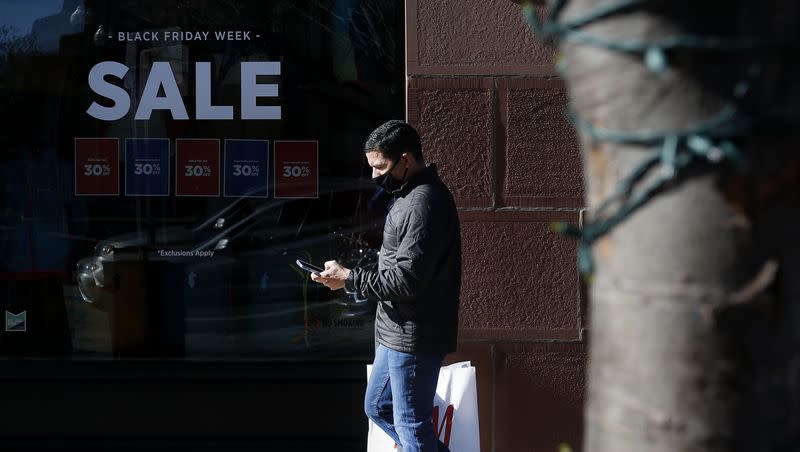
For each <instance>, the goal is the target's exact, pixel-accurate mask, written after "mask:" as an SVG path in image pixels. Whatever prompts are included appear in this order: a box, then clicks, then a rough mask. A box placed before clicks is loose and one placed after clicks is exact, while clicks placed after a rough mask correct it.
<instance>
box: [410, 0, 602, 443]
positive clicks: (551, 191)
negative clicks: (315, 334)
mask: <svg viewBox="0 0 800 452" xmlns="http://www.w3.org/2000/svg"><path fill="white" fill-rule="evenodd" d="M406 17H407V59H408V64H407V75H408V81H407V92H408V101H407V116H408V118H407V119H408V121H409V122H411V123H412V124H414V125H415V126H417V128H418V129H419V131H420V134H421V135H422V141H423V147H424V149H425V152H426V155H427V159H428V160H429V161H432V162H436V163H437V165H438V166H439V168H440V171H441V174H442V178H443V179H444V181H445V182H446V183H447V185H448V186H449V187H450V189H451V190H452V191H453V193H454V195H455V197H456V200H457V203H458V205H459V208H460V210H461V221H462V240H463V253H464V274H463V281H464V283H463V286H462V303H461V316H460V333H459V350H458V352H457V353H455V354H454V355H452V356H450V357H449V359H448V361H449V362H452V361H458V360H471V361H472V362H473V363H474V364H475V366H476V367H477V371H478V404H479V409H480V416H481V419H480V423H481V450H482V451H483V452H521V451H537V452H538V451H542V452H544V451H548V452H555V451H557V450H558V445H559V443H569V444H570V445H572V446H573V448H574V449H575V450H580V446H581V435H582V426H583V423H582V408H583V399H584V368H585V361H586V349H585V343H584V341H583V337H584V336H585V335H584V326H585V319H584V314H583V311H584V310H583V309H582V308H581V306H582V301H581V300H580V295H579V287H578V282H579V280H578V275H577V270H576V267H575V260H576V256H575V251H576V245H575V243H574V242H572V241H570V240H567V239H564V238H562V237H560V236H557V235H555V234H553V233H552V232H550V231H549V229H548V225H549V223H550V222H552V221H557V220H567V221H572V222H577V221H578V218H579V214H580V209H581V206H583V204H584V200H583V183H582V175H581V161H580V154H579V152H578V145H577V141H576V137H575V133H574V130H573V129H572V127H571V126H570V124H569V123H568V121H567V120H566V119H565V116H564V109H565V107H566V102H567V95H566V92H565V87H564V84H563V83H562V81H561V80H559V79H558V77H557V76H556V73H555V70H554V68H553V59H554V58H553V50H552V49H551V48H549V47H546V46H543V45H541V44H539V43H538V42H536V41H535V40H534V38H533V36H532V34H531V33H530V31H529V30H528V28H527V25H526V24H525V23H524V20H523V19H522V13H521V10H520V7H519V6H518V5H516V4H515V3H513V2H511V1H510V0H467V1H463V0H407V1H406Z"/></svg>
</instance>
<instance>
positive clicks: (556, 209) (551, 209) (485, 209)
mask: <svg viewBox="0 0 800 452" xmlns="http://www.w3.org/2000/svg"><path fill="white" fill-rule="evenodd" d="M457 209H458V211H459V212H580V211H581V210H583V208H582V207H458V208H457Z"/></svg>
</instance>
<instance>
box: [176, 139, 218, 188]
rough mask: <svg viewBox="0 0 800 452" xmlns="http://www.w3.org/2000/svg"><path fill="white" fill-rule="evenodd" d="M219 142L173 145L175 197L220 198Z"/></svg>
mask: <svg viewBox="0 0 800 452" xmlns="http://www.w3.org/2000/svg"><path fill="white" fill-rule="evenodd" d="M219 162H220V157H219V140H217V139H188V138H187V139H182V138H179V139H177V140H176V142H175V195H176V196H219V173H220V171H219V170H220V165H219Z"/></svg>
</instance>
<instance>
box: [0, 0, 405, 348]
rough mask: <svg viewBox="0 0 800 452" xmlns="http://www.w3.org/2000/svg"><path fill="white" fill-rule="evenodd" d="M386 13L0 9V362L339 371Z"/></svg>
mask: <svg viewBox="0 0 800 452" xmlns="http://www.w3.org/2000/svg"><path fill="white" fill-rule="evenodd" d="M403 62H404V55H403V11H402V2H396V1H393V0H308V1H294V0H292V1H288V0H287V1H264V0H258V1H257V0H234V1H211V0H172V1H161V0H159V1H155V0H151V1H141V0H137V1H107V0H106V1H91V0H87V1H76V0H36V1H27V2H5V1H3V2H0V121H1V124H2V127H0V197H2V201H0V312H1V313H2V315H3V325H2V326H3V328H2V330H0V355H2V356H12V357H14V356H15V357H19V356H23V357H26V356H36V357H71V358H73V359H99V360H117V359H129V358H159V359H201V360H202V359H212V360H239V359H257V360H301V361H320V360H353V359H366V358H368V357H369V356H370V354H371V353H372V350H373V317H374V308H375V307H374V305H372V304H371V302H369V301H366V300H361V299H359V298H358V297H357V295H356V294H350V293H345V292H343V291H338V292H331V291H329V290H327V289H325V288H324V287H322V286H320V285H317V284H315V283H314V282H312V281H311V280H310V279H309V277H308V274H307V273H306V272H304V271H302V270H301V269H299V268H298V267H297V265H296V263H295V262H296V260H297V259H302V260H306V261H309V262H311V263H314V264H318V265H319V264H322V262H324V261H325V260H327V259H339V260H341V261H342V262H344V263H346V264H349V265H373V264H375V263H376V262H377V250H378V248H379V247H380V232H381V228H382V222H383V218H384V216H385V213H386V208H387V204H388V200H387V199H386V196H385V193H382V192H381V191H380V190H379V189H378V188H376V187H375V186H374V184H371V183H370V182H369V180H368V179H369V175H370V171H369V169H368V167H367V166H366V164H365V160H364V156H363V152H361V145H362V143H363V141H364V139H365V137H366V136H367V134H368V133H369V132H370V131H371V130H372V129H373V128H374V127H376V126H377V125H378V124H380V123H381V122H383V121H385V120H387V119H391V118H399V117H402V116H403V108H404V66H403Z"/></svg>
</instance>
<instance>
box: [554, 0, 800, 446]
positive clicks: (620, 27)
mask: <svg viewBox="0 0 800 452" xmlns="http://www.w3.org/2000/svg"><path fill="white" fill-rule="evenodd" d="M616 1H617V0H611V1H608V0H605V1H602V0H574V1H571V2H570V3H569V4H568V7H567V8H566V9H565V10H564V13H563V14H562V19H570V18H575V17H578V16H580V15H581V14H582V13H585V12H586V11H588V10H590V9H592V8H594V7H597V6H598V5H608V4H609V3H611V2H616ZM793 3H794V2H788V1H777V0H776V1H764V2H752V1H749V2H744V1H738V2H737V1H733V2H720V1H709V2H686V1H671V2H664V4H662V5H660V6H659V7H658V8H655V7H650V8H639V9H637V10H636V11H635V12H631V13H627V14H623V15H618V16H613V17H609V18H605V19H603V20H601V21H598V22H596V23H593V24H591V25H589V26H588V27H586V28H584V31H586V32H591V33H593V34H594V35H596V36H604V37H609V38H625V39H627V40H635V39H639V40H644V41H648V42H651V41H654V40H657V39H659V38H663V37H667V36H673V35H675V34H695V35H704V36H710V35H719V36H728V37H731V36H743V35H774V34H776V33H777V34H781V33H784V34H786V33H796V32H795V30H796V29H798V28H800V27H798V25H800V23H799V22H798V21H797V20H796V19H797V18H798V6H797V5H794V4H793ZM561 50H562V51H563V54H564V60H565V72H564V76H565V79H566V81H567V84H568V88H569V91H570V99H571V104H572V107H573V108H574V110H575V111H576V113H577V114H578V115H579V116H580V117H582V118H583V119H584V120H586V121H588V122H590V123H592V124H594V125H595V126H597V127H603V128H606V129H613V130H623V131H632V130H667V129H677V130H681V129H685V128H688V127H691V126H693V125H695V124H696V123H698V122H700V121H703V120H706V119H708V118H710V117H712V116H713V115H714V114H715V113H717V112H718V111H720V110H721V109H722V108H723V107H724V106H725V105H726V104H728V103H729V101H730V100H731V98H732V93H733V92H734V88H735V86H736V84H737V82H738V81H740V80H741V79H742V78H743V77H744V76H745V73H746V72H747V70H748V68H750V67H751V63H753V62H756V61H759V62H761V63H762V66H761V67H762V69H763V70H762V71H761V72H760V73H761V75H760V76H759V77H758V78H757V80H756V84H755V86H753V87H752V89H751V91H750V94H749V96H750V101H749V102H750V104H751V105H752V106H753V108H754V109H756V110H759V111H761V110H766V108H768V107H774V106H777V105H779V104H780V105H784V106H786V107H787V108H788V109H789V111H793V112H795V113H796V112H797V107H798V105H800V102H798V98H799V96H798V95H797V94H798V87H797V84H798V82H800V80H798V77H797V76H796V75H797V74H796V73H792V72H791V71H792V70H794V68H793V66H791V65H792V64H796V63H795V62H794V61H792V59H793V58H792V59H789V58H785V57H786V55H785V54H783V55H779V54H776V53H769V52H767V53H765V52H741V51H739V52H716V53H714V52H707V51H693V50H687V51H682V52H679V54H678V55H670V57H671V60H669V61H668V63H669V66H668V68H667V69H666V70H665V71H663V72H661V73H657V72H653V71H651V70H650V69H648V68H647V67H646V66H645V64H644V62H643V59H642V58H641V57H639V56H635V55H625V54H620V53H616V52H611V51H608V50H606V49H603V48H599V47H595V46H589V45H582V44H580V43H576V42H571V41H564V42H563V43H562V45H561ZM795 54H796V52H795ZM797 117H800V115H795V118H797ZM579 132H580V131H579ZM580 137H581V144H582V149H583V156H584V162H585V174H586V180H587V188H588V190H587V193H588V196H589V199H588V202H589V206H590V208H591V207H596V206H597V205H598V204H599V202H600V201H602V200H603V199H604V198H606V197H607V196H608V195H609V194H610V193H611V191H612V190H613V189H614V188H615V187H616V185H617V183H618V182H619V181H620V179H621V178H623V177H625V176H627V175H628V174H629V173H630V172H631V170H632V169H633V168H634V167H635V166H636V165H637V164H638V163H639V162H641V161H642V159H643V158H644V154H645V152H644V150H645V148H643V147H639V146H634V145H620V144H615V143H610V142H603V141H597V140H594V139H592V138H591V136H589V134H587V133H585V132H580ZM740 143H742V142H741V141H740ZM744 144H745V145H744V146H742V147H743V149H744V150H745V151H746V152H747V154H748V156H749V157H750V158H751V159H752V165H751V166H750V167H749V169H748V170H747V171H746V172H745V173H737V172H736V171H735V170H733V169H730V168H727V167H723V166H715V167H709V169H707V170H696V171H693V172H692V173H691V174H683V175H680V177H679V178H678V180H677V183H676V184H675V185H674V187H673V188H671V189H670V190H669V191H667V192H665V193H663V194H661V195H659V196H657V197H656V198H655V199H654V200H652V201H651V202H649V203H648V204H647V205H645V206H644V207H643V208H642V209H640V210H638V211H636V212H635V213H634V214H633V215H632V216H631V217H630V218H629V219H628V220H626V221H625V222H623V223H622V224H621V225H619V226H618V227H616V228H614V229H613V230H612V232H611V233H610V234H608V235H606V236H605V237H604V238H603V239H601V240H600V241H599V242H598V243H596V245H595V246H594V248H593V257H594V262H595V268H596V270H595V276H594V280H593V283H592V287H591V296H590V300H591V307H590V312H591V327H590V335H589V346H590V358H589V363H590V364H589V366H590V367H589V373H588V375H589V377H588V391H589V393H588V398H587V400H588V402H587V407H586V422H585V425H586V433H585V445H584V449H585V450H587V451H590V452H626V451H630V452H634V451H635V452H642V451H664V452H667V451H668V452H682V451H717V450H719V451H723V450H724V451H728V450H743V451H772V450H774V451H778V450H786V451H789V450H800V238H798V236H799V235H800V203H798V200H800V190H798V174H800V171H798V168H800V165H798V164H797V155H800V150H798V149H797V139H796V137H795V138H791V139H787V138H779V137H775V136H767V135H763V134H762V135H753V136H749V137H747V139H746V143H744ZM792 144H794V149H792V148H791V147H790V145H792ZM657 172H658V171H657V170H656V171H655V173H657ZM653 177H655V176H653ZM649 180H652V177H651V178H650V179H649ZM644 183H645V184H647V181H645V182H644ZM590 212H591V209H590ZM589 218H590V219H591V214H590V215H589Z"/></svg>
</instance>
